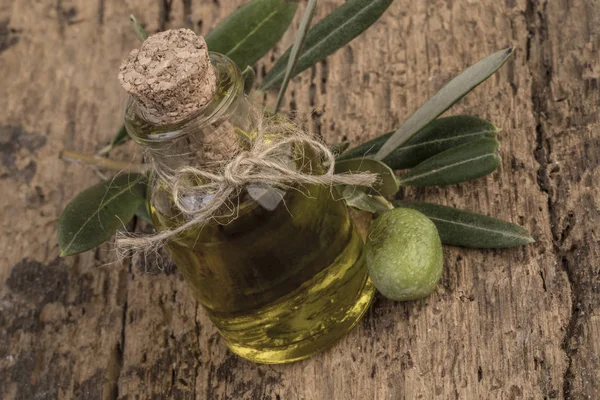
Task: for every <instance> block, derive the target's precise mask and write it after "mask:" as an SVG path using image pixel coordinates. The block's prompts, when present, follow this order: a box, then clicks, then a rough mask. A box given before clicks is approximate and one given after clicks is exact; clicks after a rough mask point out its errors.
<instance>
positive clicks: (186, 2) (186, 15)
mask: <svg viewBox="0 0 600 400" xmlns="http://www.w3.org/2000/svg"><path fill="white" fill-rule="evenodd" d="M182 2H183V23H184V25H185V27H186V28H188V29H191V30H194V20H193V19H192V0H182Z"/></svg>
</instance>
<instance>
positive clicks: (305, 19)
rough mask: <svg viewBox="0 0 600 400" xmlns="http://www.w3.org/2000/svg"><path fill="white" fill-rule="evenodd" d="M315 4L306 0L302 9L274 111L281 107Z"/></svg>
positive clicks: (311, 0)
mask: <svg viewBox="0 0 600 400" xmlns="http://www.w3.org/2000/svg"><path fill="white" fill-rule="evenodd" d="M316 5H317V0H308V4H307V6H306V10H305V11H304V15H302V20H301V21H300V27H299V28H298V32H297V33H296V40H294V44H293V45H292V51H291V53H290V58H289V60H288V63H287V66H286V68H285V75H284V77H283V82H282V84H281V89H279V94H278V95H277V101H276V102H275V112H277V111H279V107H281V102H282V101H283V95H284V94H285V91H286V90H287V87H288V84H289V83H290V78H291V76H292V73H293V72H294V68H296V63H297V62H298V57H299V56H300V51H301V50H302V46H304V40H305V39H306V32H308V28H309V27H310V23H311V22H312V19H313V15H314V14H315V6H316Z"/></svg>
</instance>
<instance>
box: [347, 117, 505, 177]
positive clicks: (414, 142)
mask: <svg viewBox="0 0 600 400" xmlns="http://www.w3.org/2000/svg"><path fill="white" fill-rule="evenodd" d="M497 133H498V131H497V129H496V127H495V126H494V125H493V124H492V123H491V122H489V121H486V120H484V119H481V118H477V117H473V116H470V115H455V116H452V117H446V118H438V119H436V120H435V121H432V122H431V123H429V124H428V125H427V126H426V127H425V128H423V129H421V130H420V131H419V132H417V133H416V134H415V135H414V136H413V137H412V138H410V140H409V141H408V142H406V143H405V144H403V145H402V146H400V147H399V148H397V149H396V150H394V152H393V153H392V154H390V155H389V156H387V157H386V158H384V159H383V162H384V163H386V164H387V165H388V166H389V167H390V168H391V169H406V168H412V167H414V166H416V165H418V164H419V163H420V162H423V161H425V160H426V159H428V158H430V157H432V156H434V155H436V154H438V153H441V152H442V151H445V150H448V149H451V148H452V147H456V146H459V145H461V144H463V143H467V142H470V141H471V140H474V139H478V138H480V137H496V134H497ZM392 134H393V132H390V133H387V134H385V135H382V136H379V137H377V138H375V139H373V140H370V141H368V142H366V143H363V144H362V145H360V146H357V147H354V148H352V149H350V150H348V151H346V152H345V153H344V154H343V155H341V156H340V157H338V159H339V160H344V159H347V158H358V157H366V156H370V155H372V154H375V153H377V151H378V150H379V149H380V148H381V146H383V144H384V143H385V141H386V140H387V139H388V138H389V137H390V136H391V135H392Z"/></svg>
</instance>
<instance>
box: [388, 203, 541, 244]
mask: <svg viewBox="0 0 600 400" xmlns="http://www.w3.org/2000/svg"><path fill="white" fill-rule="evenodd" d="M392 203H393V204H394V206H395V207H405V208H412V209H414V210H417V211H420V212H422V213H423V214H425V215H426V216H427V217H429V218H430V219H431V220H432V221H433V223H434V224H435V226H436V227H437V229H438V233H439V234H440V238H441V239H442V243H444V244H449V245H453V246H464V247H474V248H482V249H485V248H488V249H496V248H503V247H513V246H521V245H525V244H528V243H533V242H534V240H533V238H532V237H531V236H530V235H529V233H528V232H527V231H526V230H525V229H523V228H521V227H520V226H517V225H514V224H511V223H510V222H505V221H501V220H499V219H496V218H491V217H488V216H485V215H481V214H475V213H472V212H469V211H463V210H458V209H456V208H453V207H446V206H440V205H437V204H429V203H423V202H412V201H401V200H397V201H393V202H392Z"/></svg>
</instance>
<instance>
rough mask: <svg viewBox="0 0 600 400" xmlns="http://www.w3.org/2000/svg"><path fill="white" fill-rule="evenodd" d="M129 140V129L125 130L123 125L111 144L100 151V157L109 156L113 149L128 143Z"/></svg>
mask: <svg viewBox="0 0 600 400" xmlns="http://www.w3.org/2000/svg"><path fill="white" fill-rule="evenodd" d="M129 139H130V137H129V135H128V134H127V128H125V125H122V126H121V128H120V129H119V131H118V132H117V134H116V135H115V136H114V137H113V139H112V140H111V141H110V144H109V145H108V146H106V147H104V148H103V149H102V150H100V151H99V152H98V155H99V156H103V155H105V154H108V153H109V152H110V151H111V150H112V149H113V148H115V147H116V146H119V145H121V144H123V143H125V142H127V141H128V140H129Z"/></svg>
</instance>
